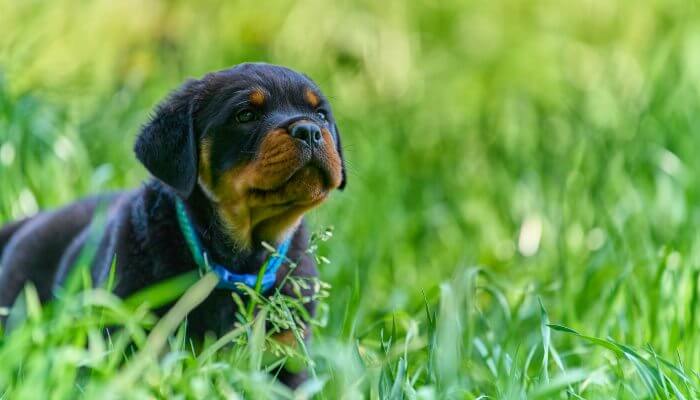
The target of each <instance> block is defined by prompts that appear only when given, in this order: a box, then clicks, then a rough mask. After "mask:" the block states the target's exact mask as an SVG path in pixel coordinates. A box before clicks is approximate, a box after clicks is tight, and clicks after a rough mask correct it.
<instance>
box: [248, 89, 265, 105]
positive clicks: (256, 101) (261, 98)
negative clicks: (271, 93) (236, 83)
mask: <svg viewBox="0 0 700 400" xmlns="http://www.w3.org/2000/svg"><path fill="white" fill-rule="evenodd" d="M248 100H250V104H252V105H254V106H256V107H262V105H263V104H265V92H263V91H262V90H261V89H254V90H253V91H252V92H250V95H249V96H248Z"/></svg>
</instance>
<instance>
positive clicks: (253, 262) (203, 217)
mask: <svg viewBox="0 0 700 400" xmlns="http://www.w3.org/2000/svg"><path fill="white" fill-rule="evenodd" d="M185 204H186V205H187V209H188V211H189V214H190V216H191V218H192V222H193V224H194V225H195V229H196V231H197V234H198V235H199V237H200V240H201V241H202V245H203V246H204V248H205V249H206V251H207V252H208V253H209V256H210V257H211V258H212V261H214V262H216V263H219V264H222V265H224V266H226V267H228V268H230V269H232V270H235V271H236V272H248V273H249V272H256V271H257V270H258V269H259V268H260V266H261V265H262V264H263V263H264V262H265V259H266V258H267V256H268V255H269V250H267V249H265V247H263V245H262V243H261V242H256V243H253V244H252V245H251V247H250V248H242V247H240V246H238V245H237V244H236V243H235V241H234V240H233V239H232V238H231V237H230V236H229V234H228V233H227V230H226V229H225V228H224V226H223V225H222V223H221V220H220V219H219V217H218V215H217V213H216V211H215V209H214V206H213V204H212V203H211V201H210V200H209V198H208V197H207V196H206V194H205V193H204V192H203V191H202V189H201V188H200V187H199V185H197V186H196V187H195V190H194V192H193V193H192V195H191V196H190V197H189V198H188V199H187V200H186V202H185ZM270 244H272V245H274V246H278V245H279V243H270Z"/></svg>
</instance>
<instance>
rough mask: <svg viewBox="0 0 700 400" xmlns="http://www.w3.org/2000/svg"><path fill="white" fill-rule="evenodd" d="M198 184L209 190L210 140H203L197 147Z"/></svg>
mask: <svg viewBox="0 0 700 400" xmlns="http://www.w3.org/2000/svg"><path fill="white" fill-rule="evenodd" d="M199 182H200V184H201V185H203V186H205V187H206V189H207V190H211V188H212V187H211V140H209V139H203V140H202V142H201V143H200V145H199Z"/></svg>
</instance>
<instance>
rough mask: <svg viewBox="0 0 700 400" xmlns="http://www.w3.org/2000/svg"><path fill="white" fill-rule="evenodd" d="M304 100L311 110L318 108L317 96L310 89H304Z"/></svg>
mask: <svg viewBox="0 0 700 400" xmlns="http://www.w3.org/2000/svg"><path fill="white" fill-rule="evenodd" d="M304 98H306V101H307V102H308V103H309V105H311V107H313V108H316V107H317V106H318V103H319V102H320V100H319V98H318V95H317V94H316V93H314V91H313V90H311V89H306V93H304Z"/></svg>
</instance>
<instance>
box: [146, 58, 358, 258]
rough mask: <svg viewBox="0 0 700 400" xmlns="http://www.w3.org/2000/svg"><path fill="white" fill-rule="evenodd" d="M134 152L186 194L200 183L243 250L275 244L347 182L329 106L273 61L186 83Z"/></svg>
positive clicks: (162, 107)
mask: <svg viewBox="0 0 700 400" xmlns="http://www.w3.org/2000/svg"><path fill="white" fill-rule="evenodd" d="M134 151H135V153H136V156H137V158H138V159H139V160H140V161H141V162H142V163H143V164H144V166H145V167H146V168H147V169H148V170H149V171H150V172H151V174H152V175H153V176H155V177H156V178H158V179H160V180H161V181H163V182H164V183H166V184H167V185H169V186H170V187H172V188H173V189H174V190H175V191H176V192H177V193H178V194H179V195H180V196H181V197H182V198H184V199H187V198H188V197H189V196H190V195H191V194H192V193H193V191H194V190H195V188H196V186H197V185H199V187H200V188H201V190H202V191H203V192H204V193H205V194H206V196H207V198H208V199H209V201H211V202H212V203H213V204H212V205H213V208H214V210H216V214H217V216H218V219H219V222H221V224H222V225H223V227H224V229H225V230H226V232H227V234H228V236H229V238H230V239H231V240H232V241H233V242H234V243H235V244H236V245H238V246H241V247H244V248H248V247H250V246H251V245H252V244H253V243H255V242H256V241H262V240H265V241H270V242H275V241H278V240H279V239H281V238H282V237H283V236H285V235H286V233H287V232H289V231H290V230H291V229H293V228H295V227H296V226H297V224H298V223H299V221H300V220H301V217H302V216H303V214H304V213H305V212H306V211H308V210H310V209H311V208H313V207H316V206H318V205H319V204H321V203H322V202H323V201H324V200H325V199H326V198H327V197H328V195H329V193H330V192H331V191H332V190H333V189H342V188H343V187H344V186H345V168H344V161H343V155H342V149H341V144H340V135H339V132H338V128H337V126H336V124H335V120H334V118H333V113H332V111H331V108H330V104H329V103H328V101H327V100H326V98H325V97H324V96H323V94H322V93H321V91H320V89H319V88H318V87H317V86H316V84H314V82H312V81H311V80H310V79H309V78H308V77H306V76H304V75H301V74H299V73H297V72H294V71H292V70H290V69H288V68H284V67H279V66H275V65H269V64H259V63H254V64H253V63H251V64H241V65H238V66H236V67H234V68H231V69H228V70H224V71H219V72H214V73H210V74H208V75H206V76H204V77H203V78H202V79H199V80H190V81H188V82H186V83H185V84H183V86H182V87H181V88H180V89H178V90H176V91H175V92H173V93H172V94H171V95H170V97H169V98H167V99H166V100H165V101H163V102H162V103H161V104H160V105H159V106H158V107H157V108H156V110H155V113H154V115H153V118H152V119H151V121H150V122H149V123H148V124H146V125H145V126H144V127H143V129H142V131H141V133H140V135H139V136H138V138H137V140H136V145H135V147H134Z"/></svg>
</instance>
